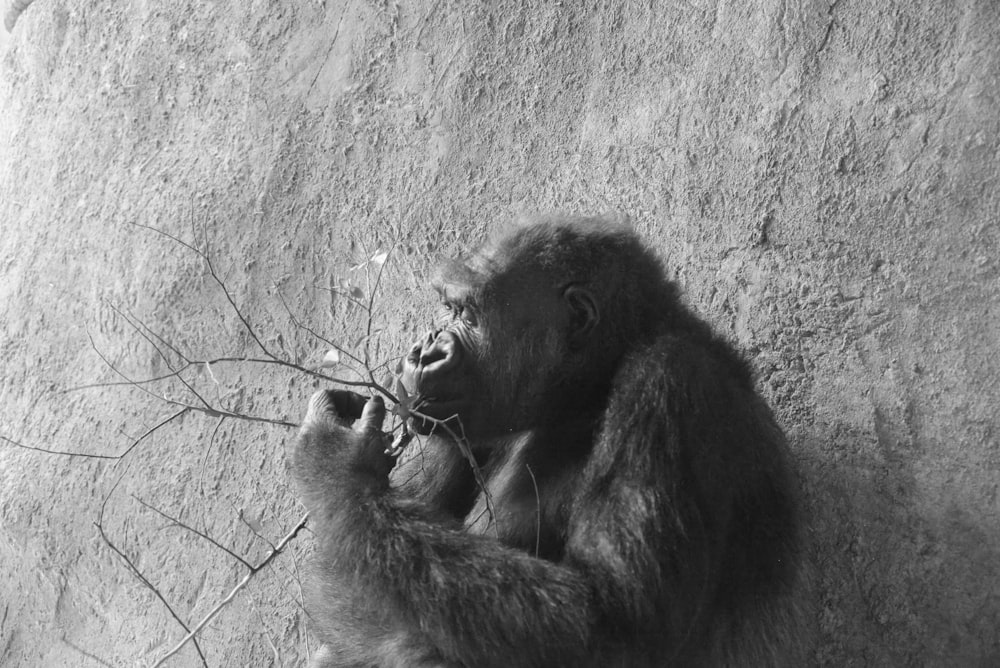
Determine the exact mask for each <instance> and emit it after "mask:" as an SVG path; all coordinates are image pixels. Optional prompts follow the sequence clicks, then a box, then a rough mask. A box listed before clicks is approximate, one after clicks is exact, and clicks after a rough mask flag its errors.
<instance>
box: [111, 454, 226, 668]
mask: <svg viewBox="0 0 1000 668" xmlns="http://www.w3.org/2000/svg"><path fill="white" fill-rule="evenodd" d="M124 476H125V474H124V472H123V473H122V475H121V476H119V478H118V480H116V481H115V484H114V485H113V486H112V487H111V491H110V492H108V495H107V496H105V497H104V501H103V502H102V503H101V510H100V512H99V513H98V515H97V521H96V522H94V526H96V527H97V531H98V532H99V533H100V534H101V540H103V541H104V543H105V544H106V545H107V546H108V547H109V548H111V550H112V551H113V552H114V553H115V554H117V555H118V557H119V558H120V559H121V560H122V561H124V562H125V565H126V566H127V567H128V569H129V570H130V571H131V572H132V574H133V575H134V576H135V577H136V579H138V580H139V582H141V583H142V584H143V585H145V586H146V588H148V589H149V590H150V591H151V592H153V595H154V596H156V598H158V599H160V602H161V603H163V606H164V607H165V608H166V609H167V612H169V613H170V616H171V617H173V618H174V620H175V621H176V622H177V623H178V624H180V626H181V628H183V629H184V630H185V631H188V632H189V633H190V631H189V629H188V626H187V624H185V623H184V620H183V619H181V618H180V616H179V615H178V614H177V613H176V612H174V609H173V607H171V605H170V604H169V603H168V602H167V599H166V598H164V597H163V594H161V593H160V590H158V589H157V588H156V587H155V586H154V585H153V583H152V582H150V581H149V579H148V578H147V577H146V576H145V575H143V573H142V571H140V570H139V568H138V567H137V566H136V565H135V564H134V563H133V562H132V560H131V559H130V558H129V556H128V555H127V554H125V552H124V551H122V550H121V549H120V548H119V547H118V546H117V545H115V544H114V543H113V542H112V541H111V539H110V538H109V537H108V534H107V533H106V532H105V531H104V510H105V508H106V507H107V505H108V500H109V499H110V498H111V495H112V494H114V492H115V489H117V487H118V485H119V483H121V481H122V478H123V477H124ZM194 648H195V651H197V652H198V656H199V657H201V663H202V665H203V666H205V668H208V661H207V660H206V659H205V655H204V654H203V653H202V651H201V646H200V645H199V644H198V641H197V640H195V641H194Z"/></svg>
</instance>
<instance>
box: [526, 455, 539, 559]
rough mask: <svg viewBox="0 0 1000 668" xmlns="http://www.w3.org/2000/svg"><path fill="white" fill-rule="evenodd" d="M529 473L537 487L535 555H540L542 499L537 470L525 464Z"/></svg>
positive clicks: (532, 483)
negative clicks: (536, 477) (536, 476)
mask: <svg viewBox="0 0 1000 668" xmlns="http://www.w3.org/2000/svg"><path fill="white" fill-rule="evenodd" d="M524 468H526V469H528V475H530V476H531V485H532V486H533V487H534V488H535V556H536V557H537V556H538V549H539V545H541V543H542V499H541V497H540V496H539V495H538V481H537V480H535V472H534V471H532V470H531V465H530V464H525V465H524Z"/></svg>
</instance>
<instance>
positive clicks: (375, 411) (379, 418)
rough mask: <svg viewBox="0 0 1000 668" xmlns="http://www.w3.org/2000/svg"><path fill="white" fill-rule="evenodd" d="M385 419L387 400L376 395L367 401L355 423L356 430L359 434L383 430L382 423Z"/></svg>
mask: <svg viewBox="0 0 1000 668" xmlns="http://www.w3.org/2000/svg"><path fill="white" fill-rule="evenodd" d="M384 421H385V401H384V400H383V399H382V397H380V396H378V395H376V396H374V397H372V398H371V399H369V400H368V401H367V402H366V403H365V407H364V410H362V411H361V417H360V418H359V419H358V421H357V422H356V423H355V424H354V431H356V432H357V433H359V434H365V433H371V432H373V431H382V423H383V422H384Z"/></svg>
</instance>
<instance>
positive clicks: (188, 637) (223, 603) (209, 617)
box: [152, 514, 309, 668]
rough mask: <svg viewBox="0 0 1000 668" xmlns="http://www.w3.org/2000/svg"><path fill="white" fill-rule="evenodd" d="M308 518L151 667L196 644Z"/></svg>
mask: <svg viewBox="0 0 1000 668" xmlns="http://www.w3.org/2000/svg"><path fill="white" fill-rule="evenodd" d="M308 519H309V515H308V514H306V515H305V516H304V517H303V518H302V519H301V520H299V523H298V524H296V525H295V527H294V528H293V529H292V530H291V531H290V532H288V535H286V536H285V537H284V538H282V539H281V541H280V542H279V543H278V544H277V545H275V547H274V549H273V550H271V552H270V554H268V555H267V556H266V557H264V560H263V561H261V562H260V563H259V564H257V565H256V566H254V567H252V568H251V569H250V570H249V572H248V573H247V574H246V576H244V578H243V579H242V580H240V582H239V583H238V584H237V585H236V586H235V587H233V589H232V591H230V592H229V594H228V595H227V596H226V597H225V598H224V599H222V601H220V602H219V604H218V605H216V606H215V607H214V608H212V609H211V610H210V611H209V613H208V614H207V615H205V617H204V618H203V619H202V620H201V621H200V622H198V624H197V625H196V626H195V627H194V628H193V629H191V630H190V631H188V634H187V635H186V636H184V638H183V639H181V641H180V642H179V643H177V645H176V646H174V648H173V649H171V650H170V651H169V652H167V653H166V654H164V655H163V657H162V658H161V659H160V660H159V661H157V662H156V663H154V664H153V667H152V668H158V667H159V666H162V665H163V664H164V663H165V662H166V660H167V659H169V658H170V657H172V656H173V655H175V654H176V653H177V652H179V651H180V650H181V648H183V647H184V645H186V644H187V643H188V642H189V641H190V642H193V643H195V645H196V646H197V643H198V640H197V638H196V636H197V635H198V632H199V631H201V630H202V629H203V628H204V627H205V625H206V624H208V623H209V622H210V621H212V619H213V618H214V617H215V616H216V615H217V614H219V613H220V612H221V611H222V609H223V608H225V607H226V606H227V605H229V603H230V602H231V601H232V600H233V599H234V598H236V595H237V594H239V593H240V592H241V591H242V590H243V589H244V587H246V586H247V585H248V584H249V583H250V580H252V579H253V577H254V576H255V575H256V574H257V573H259V572H260V570H261V569H263V568H265V567H266V566H267V565H268V564H270V563H271V562H272V561H273V560H274V558H275V557H277V556H278V555H279V554H281V552H282V550H284V549H285V546H286V545H288V543H289V542H290V541H291V540H292V539H293V538H295V536H296V535H298V533H299V531H301V530H302V527H304V526H305V525H306V521H307V520H308ZM185 630H187V629H185Z"/></svg>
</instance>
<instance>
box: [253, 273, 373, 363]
mask: <svg viewBox="0 0 1000 668" xmlns="http://www.w3.org/2000/svg"><path fill="white" fill-rule="evenodd" d="M271 283H272V284H274V291H275V293H277V295H278V299H279V300H280V301H281V305H282V306H283V307H284V308H285V313H287V314H288V317H289V318H290V319H291V321H292V324H293V325H295V326H296V327H298V328H299V329H303V330H305V331H306V332H308V333H309V334H311V335H312V336H313V337H314V338H316V339H317V340H319V341H322V342H323V343H325V344H326V345H328V346H330V347H331V348H333V349H334V350H336V351H337V352H339V353H340V354H342V355H346V356H347V357H349V358H351V361H353V362H354V363H356V364H362V361H361V360H360V359H358V357H357V356H355V355H353V354H352V353H351V352H350V351H348V350H347V349H346V348H343V347H342V346H339V345H337V344H336V343H334V342H333V341H331V340H330V339H328V338H326V337H325V336H323V335H322V334H319V333H318V332H316V331H315V330H314V329H313V328H312V327H310V326H308V325H306V324H305V323H303V322H302V321H301V320H299V319H298V318H297V317H296V315H295V314H294V313H293V312H292V309H291V307H290V306H289V305H288V302H287V301H285V296H284V295H283V294H281V288H280V287H278V283H277V282H276V281H275V280H274V279H273V278H272V279H271ZM351 370H352V371H354V369H351ZM355 373H357V371H355ZM358 375H360V374H358Z"/></svg>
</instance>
